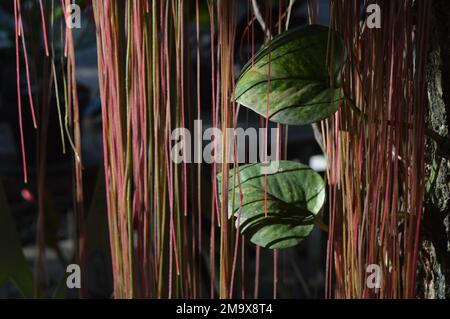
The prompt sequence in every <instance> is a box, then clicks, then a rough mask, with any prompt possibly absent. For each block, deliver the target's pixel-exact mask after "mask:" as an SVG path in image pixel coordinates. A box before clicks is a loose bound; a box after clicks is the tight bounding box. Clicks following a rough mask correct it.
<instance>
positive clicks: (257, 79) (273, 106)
mask: <svg viewBox="0 0 450 319" xmlns="http://www.w3.org/2000/svg"><path fill="white" fill-rule="evenodd" d="M329 32H330V30H329V29H328V28H327V27H324V26H319V25H310V26H306V27H301V28H297V29H293V30H290V31H286V32H284V33H282V34H280V35H279V36H277V37H275V38H274V39H273V40H272V41H271V43H270V44H269V45H267V46H265V47H263V48H262V49H261V50H260V51H259V52H258V53H257V54H256V55H255V57H254V59H253V63H252V61H249V62H248V63H247V64H246V66H244V68H243V70H242V73H241V76H240V77H239V80H238V82H237V84H236V90H235V100H236V101H237V102H238V103H240V104H242V105H244V106H246V107H248V108H250V109H252V110H253V111H255V112H256V113H258V114H260V115H262V116H264V117H266V114H267V113H266V112H267V106H268V105H267V98H269V110H268V114H269V120H271V121H273V122H277V123H282V124H290V125H302V124H310V123H314V122H317V121H320V120H323V119H325V118H327V117H329V116H330V115H331V114H333V113H334V112H335V111H336V110H337V107H338V104H339V103H338V102H339V100H340V99H341V98H342V97H341V92H340V91H341V89H340V88H339V73H340V69H341V63H342V61H343V60H344V56H345V50H344V48H343V44H342V40H341V38H340V37H339V35H338V34H337V33H333V34H334V37H335V41H334V45H333V52H332V53H333V54H332V55H330V56H331V57H332V61H333V67H334V77H335V80H334V84H333V85H334V88H333V89H331V87H330V80H329V78H330V77H329V72H328V66H327V65H328V63H327V50H328V43H329V41H328V39H329ZM269 65H270V72H269ZM269 74H270V77H269ZM269 78H270V94H268V90H267V86H268V83H269Z"/></svg>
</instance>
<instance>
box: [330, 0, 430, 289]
mask: <svg viewBox="0 0 450 319" xmlns="http://www.w3.org/2000/svg"><path fill="white" fill-rule="evenodd" d="M368 3H371V1H337V0H336V1H331V2H330V11H331V21H330V25H331V27H333V28H335V29H336V30H338V31H339V32H340V33H341V35H342V37H343V40H344V42H345V47H346V49H347V59H348V63H346V67H345V69H344V70H343V72H342V75H341V81H342V83H343V87H344V92H345V94H346V95H347V96H348V97H349V101H347V104H348V105H352V107H348V105H347V106H346V107H341V109H340V110H339V112H338V113H336V115H335V116H334V118H333V119H332V120H330V121H327V123H326V124H324V126H323V127H324V132H325V137H326V138H325V139H326V149H327V155H328V161H329V170H328V183H329V185H330V188H329V191H330V192H329V202H330V233H329V242H328V258H327V283H326V284H327V287H326V290H327V291H326V294H327V297H337V298H414V297H415V289H416V287H415V277H416V265H417V254H418V244H419V228H420V221H421V216H422V214H423V197H424V190H425V180H424V176H425V174H424V166H425V165H424V146H425V113H426V109H427V96H426V84H425V73H424V70H425V64H426V56H427V47H426V44H427V35H428V25H429V21H428V17H429V15H430V14H429V13H430V2H429V1H412V0H405V1H377V3H378V4H379V5H380V8H381V10H382V11H381V28H380V29H377V28H373V29H370V28H368V27H367V25H366V24H365V23H362V22H361V21H364V20H358V19H356V18H355V17H358V16H361V15H363V16H365V14H366V13H365V8H366V5H367V4H368ZM369 265H376V267H377V268H376V269H378V270H379V271H380V272H379V274H380V275H381V276H380V281H379V283H380V285H379V287H378V288H377V287H374V286H371V285H370V284H369V285H368V284H367V277H368V275H369V274H370V273H372V272H373V271H374V269H375V268H371V267H369ZM378 267H379V268H378Z"/></svg>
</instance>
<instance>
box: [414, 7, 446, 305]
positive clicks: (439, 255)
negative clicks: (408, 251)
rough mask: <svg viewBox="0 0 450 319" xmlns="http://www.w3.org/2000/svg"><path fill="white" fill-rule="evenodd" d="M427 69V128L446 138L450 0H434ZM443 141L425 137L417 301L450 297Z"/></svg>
mask: <svg viewBox="0 0 450 319" xmlns="http://www.w3.org/2000/svg"><path fill="white" fill-rule="evenodd" d="M430 32H431V34H430V47H429V56H428V66H427V83H428V99H429V109H428V114H427V126H428V129H432V130H433V131H435V132H436V133H438V134H439V135H441V136H442V137H444V138H446V139H447V141H448V138H449V133H450V132H449V131H450V130H449V128H450V1H448V0H434V1H433V9H432V18H431V29H430ZM448 147H449V145H448V142H446V143H443V144H441V145H437V144H436V143H435V142H434V141H432V140H431V139H427V145H426V156H427V164H426V170H427V178H428V186H427V190H428V191H427V195H426V205H425V213H424V219H423V223H422V229H421V237H422V240H421V246H420V256H419V267H418V281H417V283H418V297H419V298H439V299H443V298H450V225H449V224H450V216H449V213H450V161H449V160H448V158H445V156H443V155H442V154H444V153H448V150H444V149H443V148H448Z"/></svg>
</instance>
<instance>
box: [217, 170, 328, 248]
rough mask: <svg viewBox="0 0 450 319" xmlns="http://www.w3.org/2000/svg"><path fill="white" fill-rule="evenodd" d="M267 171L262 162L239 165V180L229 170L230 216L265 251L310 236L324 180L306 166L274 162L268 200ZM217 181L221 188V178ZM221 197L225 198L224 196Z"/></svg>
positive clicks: (220, 176)
mask: <svg viewBox="0 0 450 319" xmlns="http://www.w3.org/2000/svg"><path fill="white" fill-rule="evenodd" d="M264 168H265V166H264V164H262V163H257V164H248V165H243V166H240V167H239V178H237V177H238V174H234V171H233V170H231V171H230V176H229V181H228V189H229V192H228V213H229V217H230V218H231V216H232V215H233V216H234V218H235V220H236V226H238V225H239V230H240V231H241V232H242V233H243V234H246V236H247V237H248V238H250V240H251V241H252V242H253V243H254V244H256V245H259V246H262V247H266V248H287V247H291V246H294V245H296V244H298V243H299V242H300V241H301V240H302V239H303V238H305V237H307V236H308V235H309V234H310V233H311V231H312V229H313V226H314V220H315V216H316V215H317V213H318V212H319V211H320V209H321V208H322V206H323V203H324V200H325V186H324V182H323V179H322V177H321V176H320V175H319V174H318V173H316V172H314V171H313V170H312V169H311V168H309V167H308V166H306V165H303V164H300V163H295V162H290V161H276V162H272V165H271V168H272V169H271V170H270V172H268V174H267V197H266V200H265V191H264V190H265V185H266V182H265V176H266V175H265V172H264ZM217 178H218V181H219V184H220V185H221V183H222V175H221V174H219V175H218V177H217ZM241 195H242V197H241ZM220 196H221V198H222V194H220ZM241 198H242V200H241ZM265 205H267V206H266V207H265ZM266 212H267V215H266Z"/></svg>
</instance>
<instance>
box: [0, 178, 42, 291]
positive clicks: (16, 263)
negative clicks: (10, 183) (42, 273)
mask: <svg viewBox="0 0 450 319" xmlns="http://www.w3.org/2000/svg"><path fill="white" fill-rule="evenodd" d="M7 280H10V281H12V282H13V284H14V285H15V286H16V287H17V288H18V289H19V290H20V292H21V293H22V295H23V296H24V297H26V298H33V297H34V279H33V273H32V272H31V270H30V268H29V266H28V263H27V261H26V259H25V256H24V254H23V251H22V245H21V243H20V239H19V234H18V233H17V231H16V225H15V223H14V219H13V217H12V215H11V211H10V209H9V205H8V202H7V201H6V195H5V193H4V189H3V183H2V182H1V181H0V286H1V285H3V284H4V283H5V282H6V281H7Z"/></svg>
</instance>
